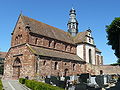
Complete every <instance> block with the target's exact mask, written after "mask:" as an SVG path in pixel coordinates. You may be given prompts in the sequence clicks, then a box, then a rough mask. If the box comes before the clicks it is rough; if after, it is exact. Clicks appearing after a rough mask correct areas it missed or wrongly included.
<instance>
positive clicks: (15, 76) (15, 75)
mask: <svg viewBox="0 0 120 90" xmlns="http://www.w3.org/2000/svg"><path fill="white" fill-rule="evenodd" d="M20 68H21V61H20V59H19V58H18V57H17V58H16V59H15V61H14V63H13V79H18V78H19V76H20Z"/></svg>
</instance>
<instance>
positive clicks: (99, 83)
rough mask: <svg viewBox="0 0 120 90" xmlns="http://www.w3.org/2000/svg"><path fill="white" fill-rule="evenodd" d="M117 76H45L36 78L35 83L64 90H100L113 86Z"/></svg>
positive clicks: (85, 74)
mask: <svg viewBox="0 0 120 90" xmlns="http://www.w3.org/2000/svg"><path fill="white" fill-rule="evenodd" d="M119 77H120V76H119V75H117V74H116V75H115V74H114V75H102V74H100V75H90V74H89V73H84V74H80V75H73V76H62V77H60V76H46V77H39V78H36V80H37V81H40V82H45V83H47V84H51V85H53V86H58V87H60V88H64V89H65V90H101V89H106V90H107V89H108V88H110V87H113V86H115V84H116V83H117V82H118V80H119Z"/></svg>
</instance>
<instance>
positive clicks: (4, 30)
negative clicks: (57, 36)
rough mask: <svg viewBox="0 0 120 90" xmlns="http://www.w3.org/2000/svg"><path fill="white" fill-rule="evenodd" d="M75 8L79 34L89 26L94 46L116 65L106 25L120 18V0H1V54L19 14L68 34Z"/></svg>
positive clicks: (5, 48) (105, 62)
mask: <svg viewBox="0 0 120 90" xmlns="http://www.w3.org/2000/svg"><path fill="white" fill-rule="evenodd" d="M72 7H74V8H75V9H76V13H77V20H78V22H79V32H81V31H84V30H86V29H88V27H90V29H91V30H92V35H93V37H94V40H95V44H96V45H97V47H98V48H99V49H100V50H101V51H102V55H103V56H104V64H110V63H114V62H116V60H117V58H116V57H115V55H114V51H113V50H112V49H111V46H108V45H107V44H106V43H107V38H106V32H105V26H106V25H109V24H110V23H111V22H112V20H113V19H114V18H115V17H120V0H1V1H0V51H8V49H9V48H10V43H11V32H12V31H13V29H14V26H15V24H16V21H17V19H18V16H19V14H20V12H21V11H22V13H23V15H25V16H29V17H31V18H34V19H36V20H38V21H41V22H44V23H47V24H49V25H52V26H54V27H57V28H60V29H63V30H65V31H67V21H68V19H69V10H70V9H71V8H72Z"/></svg>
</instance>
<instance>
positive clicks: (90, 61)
mask: <svg viewBox="0 0 120 90" xmlns="http://www.w3.org/2000/svg"><path fill="white" fill-rule="evenodd" d="M89 63H91V64H92V56H91V49H89Z"/></svg>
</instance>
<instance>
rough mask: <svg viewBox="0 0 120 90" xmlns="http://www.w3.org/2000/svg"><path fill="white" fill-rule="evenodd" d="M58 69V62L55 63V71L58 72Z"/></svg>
mask: <svg viewBox="0 0 120 90" xmlns="http://www.w3.org/2000/svg"><path fill="white" fill-rule="evenodd" d="M57 69H58V62H55V67H54V70H57Z"/></svg>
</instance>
